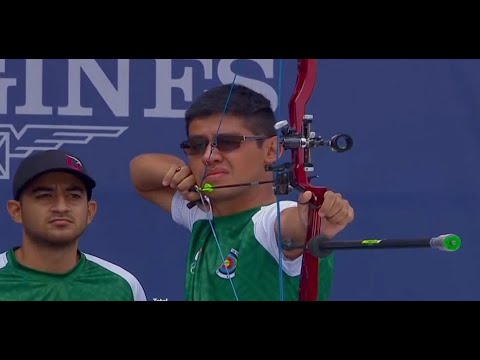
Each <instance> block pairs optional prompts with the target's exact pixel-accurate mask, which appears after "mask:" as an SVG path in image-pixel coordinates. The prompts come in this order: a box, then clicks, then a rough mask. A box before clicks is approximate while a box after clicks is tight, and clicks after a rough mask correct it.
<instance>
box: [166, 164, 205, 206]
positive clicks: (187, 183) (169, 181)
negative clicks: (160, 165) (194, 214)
mask: <svg viewBox="0 0 480 360" xmlns="http://www.w3.org/2000/svg"><path fill="white" fill-rule="evenodd" d="M195 183H196V182H195V177H194V176H193V174H192V172H191V170H190V168H189V167H188V166H186V165H184V166H177V165H174V166H172V167H171V168H170V169H169V170H168V171H167V173H166V174H165V177H164V178H163V180H162V185H163V186H168V187H171V188H172V189H174V190H178V191H179V192H180V194H181V195H182V196H183V198H184V199H185V200H187V201H197V200H199V199H200V194H199V193H198V192H196V191H190V189H192V188H193V186H195Z"/></svg>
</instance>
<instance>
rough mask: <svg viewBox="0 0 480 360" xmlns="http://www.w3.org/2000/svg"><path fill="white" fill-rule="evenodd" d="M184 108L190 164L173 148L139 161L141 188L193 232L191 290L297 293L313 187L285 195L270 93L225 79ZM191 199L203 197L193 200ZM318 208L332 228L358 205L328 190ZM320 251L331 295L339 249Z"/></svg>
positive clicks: (265, 296)
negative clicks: (273, 168)
mask: <svg viewBox="0 0 480 360" xmlns="http://www.w3.org/2000/svg"><path fill="white" fill-rule="evenodd" d="M225 108H226V109H225ZM185 118H186V132H187V140H186V141H184V142H182V143H181V148H182V149H183V151H184V152H185V154H186V155H187V159H188V163H187V164H186V163H185V162H184V161H183V160H182V159H180V158H178V157H176V156H173V155H168V154H143V155H139V156H137V157H136V158H134V159H133V160H132V161H131V163H130V171H131V178H132V182H133V184H134V186H135V188H136V190H137V191H138V192H139V194H140V195H141V196H142V197H143V198H144V199H146V200H148V201H150V202H152V203H154V204H156V205H157V206H158V207H160V208H162V209H164V210H165V211H167V212H170V213H171V216H172V219H173V220H174V221H175V222H176V223H178V224H180V225H183V226H184V227H186V228H187V229H188V230H190V231H191V233H192V240H191V243H190V249H189V253H188V268H187V273H186V299H187V300H279V299H284V300H298V297H299V294H298V292H299V291H298V289H299V280H300V272H301V266H302V252H303V248H302V245H303V244H304V242H305V240H306V234H307V225H308V222H309V217H308V212H309V207H308V206H309V205H308V202H309V201H310V199H311V196H312V193H311V192H310V191H306V192H303V193H301V194H300V195H299V197H298V203H297V202H294V201H281V202H280V203H278V204H277V199H276V194H275V192H274V190H273V179H274V177H273V176H272V172H269V171H266V166H267V167H268V165H272V164H274V163H275V161H276V160H277V159H278V155H281V154H282V151H278V152H277V134H276V131H275V127H274V126H275V123H276V119H275V116H274V113H273V110H272V108H271V104H270V101H269V100H268V99H266V98H265V97H264V96H263V95H261V94H259V93H257V92H254V91H252V90H251V89H249V88H246V87H244V86H241V85H233V84H229V85H222V86H219V87H216V88H214V89H211V90H209V91H207V92H205V93H203V94H202V95H201V96H200V97H199V98H197V99H196V100H195V101H194V102H193V104H192V105H191V107H190V108H189V109H188V110H187V112H186V116H185ZM192 202H196V206H187V205H188V204H191V203H192ZM277 206H278V207H279V208H280V209H281V215H280V216H279V214H278V212H277ZM317 216H319V217H321V221H322V228H321V229H322V230H321V233H322V234H323V235H326V236H327V237H329V238H333V237H334V236H336V235H337V234H338V233H339V232H340V231H342V230H343V229H344V228H345V227H346V225H347V224H349V223H350V222H352V221H353V218H354V211H353V209H352V207H351V206H350V204H349V203H348V201H347V200H345V199H343V198H342V196H341V195H340V194H337V193H334V192H332V191H327V192H326V193H325V195H324V200H323V204H322V205H321V207H320V209H319V210H318V215H317ZM279 219H281V220H280V227H279V226H278V224H279V222H278V220H279ZM310 221H311V219H310ZM279 238H281V240H282V241H281V242H279V241H278V240H279ZM284 240H285V241H288V242H289V244H290V245H291V246H290V247H289V248H284V247H283V246H282V244H283V242H284ZM292 245H293V246H292ZM280 254H281V255H280ZM318 261H320V262H321V266H320V271H321V276H320V277H319V279H320V280H319V284H318V289H319V291H318V299H319V300H325V299H328V296H329V291H330V283H331V278H332V267H333V259H332V256H328V257H326V258H323V259H321V260H318ZM279 267H280V268H281V269H282V271H279ZM279 275H280V280H279ZM279 292H280V295H279Z"/></svg>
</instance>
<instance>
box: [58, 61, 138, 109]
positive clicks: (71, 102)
mask: <svg viewBox="0 0 480 360" xmlns="http://www.w3.org/2000/svg"><path fill="white" fill-rule="evenodd" d="M68 65H69V66H68V105H67V106H64V107H59V108H58V114H59V115H77V116H92V115H93V109H92V108H91V107H86V106H82V105H81V97H80V94H81V73H82V71H83V72H84V73H85V75H87V76H88V78H89V79H90V81H91V83H92V85H93V86H94V87H95V89H96V90H97V91H98V92H99V94H100V95H101V96H102V98H103V100H105V102H106V104H107V105H108V107H109V108H110V110H111V111H112V112H113V114H114V115H115V116H129V101H130V97H129V81H130V64H129V59H118V65H117V82H118V83H117V88H115V86H114V85H113V84H112V82H111V81H110V80H109V78H108V77H107V75H106V74H105V72H104V71H103V70H102V68H101V67H100V65H99V64H98V63H97V61H95V60H94V59H69V61H68Z"/></svg>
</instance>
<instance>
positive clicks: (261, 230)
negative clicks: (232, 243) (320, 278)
mask: <svg viewBox="0 0 480 360" xmlns="http://www.w3.org/2000/svg"><path fill="white" fill-rule="evenodd" d="M296 206H297V202H295V201H281V202H280V211H283V210H284V209H286V208H290V207H296ZM276 220H277V203H274V204H271V205H268V206H264V207H262V209H261V210H260V211H259V212H257V213H256V214H255V215H254V216H253V217H252V221H253V223H254V233H255V237H256V239H257V241H258V242H259V243H260V244H261V245H262V246H263V247H264V248H265V250H267V251H268V252H269V253H270V255H272V256H273V258H274V259H275V260H276V261H277V263H278V262H279V256H278V255H279V251H278V250H279V249H278V243H277V238H276V236H275V231H274V226H275V221H276ZM301 267H302V256H299V257H298V258H296V259H294V260H290V259H288V258H286V257H285V256H284V255H283V254H282V268H283V271H285V272H286V273H287V274H288V275H290V276H297V275H300V271H301Z"/></svg>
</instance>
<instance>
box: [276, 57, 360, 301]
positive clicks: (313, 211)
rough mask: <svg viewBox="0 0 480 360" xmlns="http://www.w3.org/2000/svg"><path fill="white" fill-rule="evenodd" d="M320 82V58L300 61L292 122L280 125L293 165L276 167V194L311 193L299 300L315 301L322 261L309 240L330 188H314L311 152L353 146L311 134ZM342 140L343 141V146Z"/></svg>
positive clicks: (291, 103) (316, 231)
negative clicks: (312, 111)
mask: <svg viewBox="0 0 480 360" xmlns="http://www.w3.org/2000/svg"><path fill="white" fill-rule="evenodd" d="M316 80H317V59H298V60H297V81H296V83H295V87H294V90H293V94H292V96H291V97H290V101H289V104H288V110H289V120H288V124H287V122H286V121H281V122H279V123H277V126H276V127H277V129H278V130H279V132H281V136H282V139H281V141H280V144H281V145H282V146H283V148H284V149H285V150H290V151H291V164H289V163H287V164H283V165H281V166H275V167H274V168H271V169H270V170H272V171H276V172H277V175H276V188H275V190H276V193H277V194H288V193H289V192H290V191H291V190H292V189H296V190H298V191H300V192H304V191H310V192H311V193H312V197H311V199H310V204H309V212H308V226H307V234H306V238H305V243H304V244H302V247H303V259H302V269H301V274H300V287H299V300H300V301H315V300H317V299H318V285H319V284H318V278H319V276H318V274H319V266H320V264H319V259H318V257H315V256H313V255H312V254H311V253H310V252H309V251H308V250H307V246H308V243H309V241H310V240H311V239H312V238H314V237H316V236H318V235H320V231H321V218H320V216H319V215H318V212H319V209H320V207H321V205H322V204H323V198H324V194H325V193H326V192H327V190H328V188H326V187H322V186H314V185H312V184H311V182H310V179H311V178H313V177H315V176H311V175H309V173H312V172H313V170H314V166H313V161H312V156H311V149H312V148H313V147H319V146H329V147H331V149H332V150H333V151H336V152H344V151H347V150H349V149H350V148H351V147H352V145H353V140H352V138H351V137H350V136H348V135H345V134H339V135H335V136H334V137H332V138H331V139H330V140H324V139H323V138H322V137H320V136H317V135H316V134H315V132H313V131H312V122H313V115H310V114H307V113H306V108H307V103H308V102H309V100H310V98H311V96H312V94H313V91H314V89H315V84H316ZM340 141H343V143H342V146H341V145H340Z"/></svg>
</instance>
